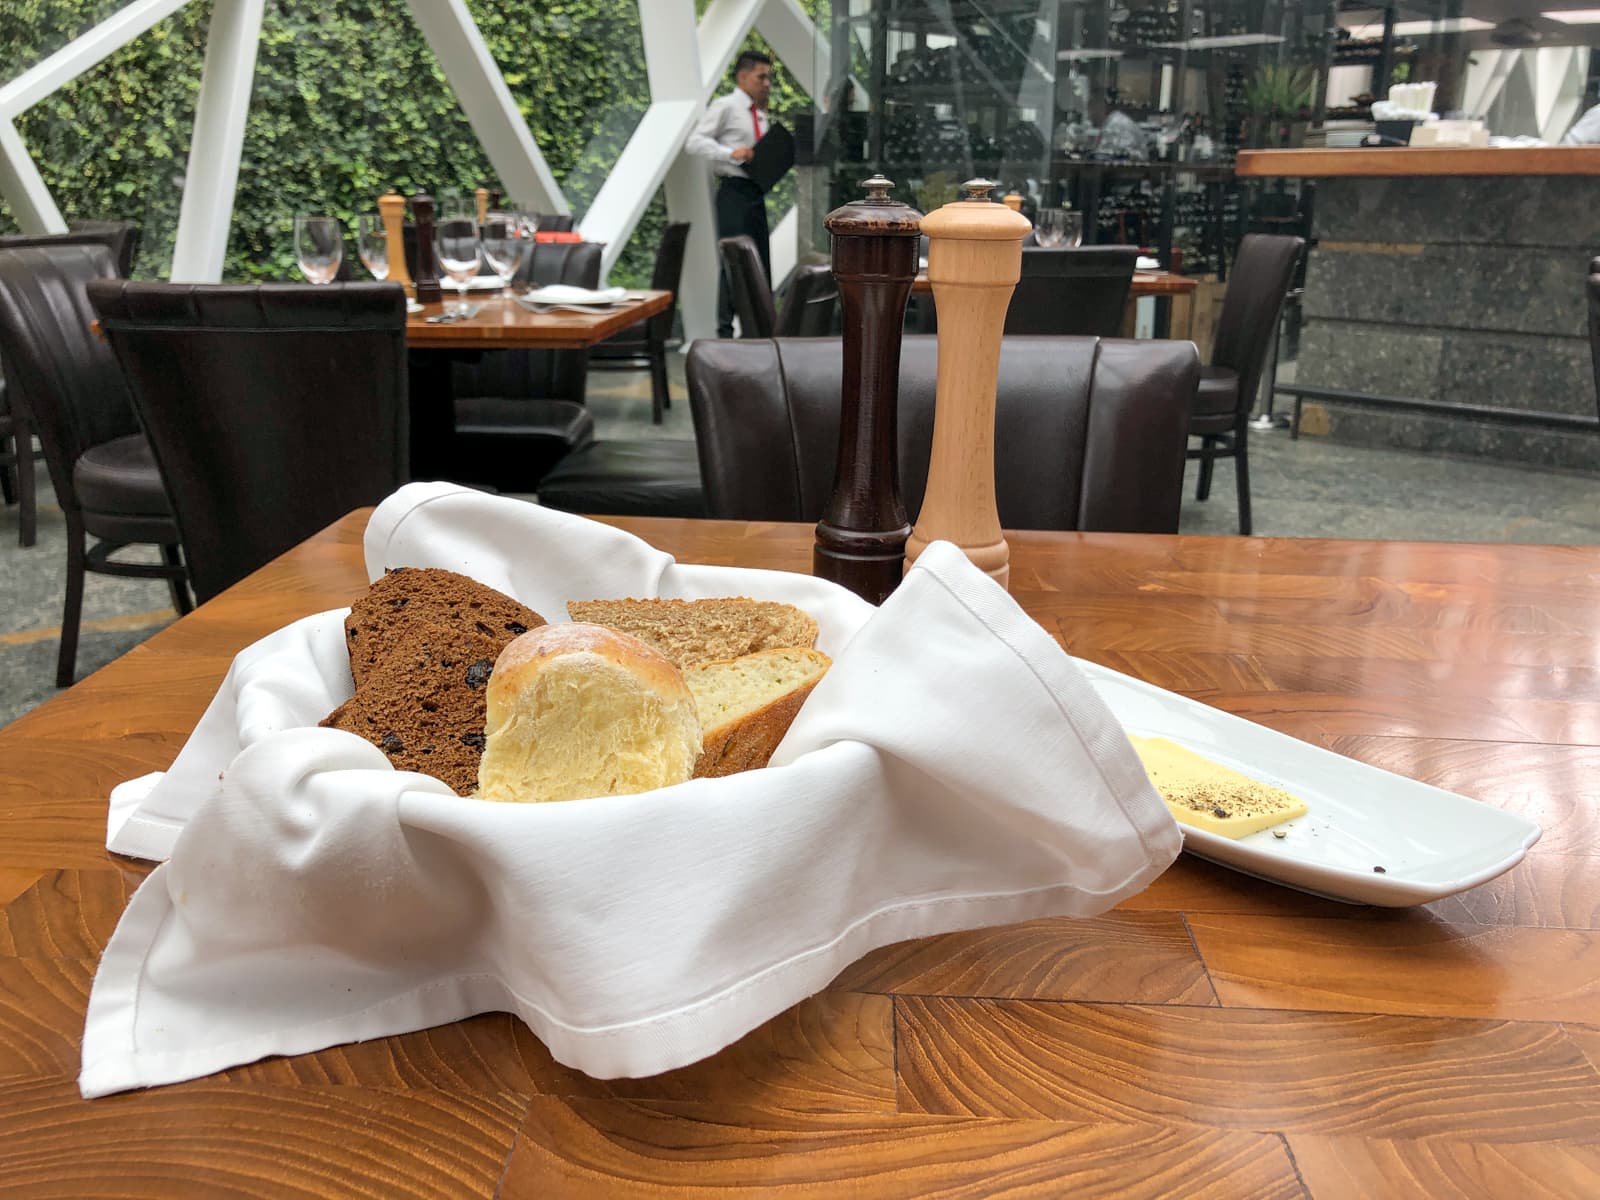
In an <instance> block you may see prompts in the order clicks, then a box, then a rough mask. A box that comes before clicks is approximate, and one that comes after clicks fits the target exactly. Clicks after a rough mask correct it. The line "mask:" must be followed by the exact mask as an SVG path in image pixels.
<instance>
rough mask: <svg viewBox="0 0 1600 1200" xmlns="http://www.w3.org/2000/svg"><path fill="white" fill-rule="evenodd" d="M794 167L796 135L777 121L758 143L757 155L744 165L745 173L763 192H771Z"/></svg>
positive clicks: (768, 128) (753, 155) (769, 127)
mask: <svg viewBox="0 0 1600 1200" xmlns="http://www.w3.org/2000/svg"><path fill="white" fill-rule="evenodd" d="M792 166H794V134H792V133H790V132H789V131H788V130H787V129H785V128H784V127H783V126H782V125H780V124H778V123H777V122H776V121H774V122H772V124H771V125H769V126H768V127H767V132H766V134H765V135H764V136H763V137H762V139H761V140H760V141H759V142H757V143H756V147H755V153H754V154H752V155H751V156H750V158H749V160H748V161H746V163H745V164H744V173H745V175H747V176H748V177H749V178H751V179H753V180H754V181H755V184H756V186H757V187H758V188H760V189H761V190H762V191H763V192H770V191H771V190H772V189H773V188H774V187H776V186H777V183H778V180H780V179H782V178H783V177H784V176H785V175H787V174H788V173H789V168H790V167H792Z"/></svg>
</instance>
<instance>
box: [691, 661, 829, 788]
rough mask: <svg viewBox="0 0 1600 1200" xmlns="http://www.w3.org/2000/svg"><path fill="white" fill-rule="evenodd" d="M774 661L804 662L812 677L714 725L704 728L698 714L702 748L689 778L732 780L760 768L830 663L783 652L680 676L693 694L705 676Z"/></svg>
mask: <svg viewBox="0 0 1600 1200" xmlns="http://www.w3.org/2000/svg"><path fill="white" fill-rule="evenodd" d="M777 656H782V657H783V658H785V659H789V660H793V659H794V658H796V657H798V658H801V659H803V660H805V661H806V663H807V665H808V666H809V668H810V670H811V671H812V674H811V675H810V677H809V678H807V679H806V680H805V681H804V682H802V683H800V684H798V685H797V686H795V687H792V688H790V689H789V690H788V691H786V692H783V693H782V694H781V695H779V696H776V697H774V698H773V699H771V700H769V701H768V702H767V703H765V704H763V705H760V706H759V707H757V708H753V709H746V710H744V711H742V712H736V713H734V714H733V715H732V716H730V717H728V718H727V719H725V720H723V721H721V722H720V723H718V724H716V725H709V724H708V723H709V721H710V720H711V719H712V718H711V716H710V714H709V713H705V712H702V720H701V724H702V725H703V726H707V727H706V728H705V730H704V733H703V737H704V739H705V740H704V746H703V748H702V750H701V752H700V757H699V759H698V760H697V761H696V762H695V766H694V774H695V778H697V779H698V778H703V777H707V776H720V775H734V774H737V773H738V772H740V771H754V770H758V769H760V768H761V767H764V766H766V765H767V763H768V762H769V761H770V760H771V758H772V752H773V751H774V750H776V749H777V748H778V743H779V742H781V741H783V737H784V734H786V733H788V732H789V726H790V725H792V724H794V719H795V717H796V716H797V715H799V712H800V708H801V706H802V705H803V704H805V702H806V698H807V697H809V696H810V695H811V692H812V689H813V688H815V687H816V686H817V684H818V683H819V682H820V681H821V679H822V676H823V675H824V674H826V673H827V670H828V667H829V666H830V665H832V659H830V658H829V657H828V656H827V655H826V654H824V653H822V651H820V650H810V649H804V648H795V649H791V648H783V649H779V650H769V651H759V652H757V653H755V654H750V655H745V656H744V657H743V658H740V659H735V660H732V661H730V662H721V663H705V664H702V665H701V666H699V667H696V668H694V669H692V670H690V671H689V672H687V673H686V679H687V681H688V683H689V690H690V691H694V690H695V685H696V683H697V682H699V680H700V679H701V678H703V677H704V676H705V675H707V674H709V673H712V672H716V671H720V670H727V669H729V668H737V667H738V666H739V665H741V664H747V665H752V666H757V667H758V666H759V664H760V662H761V660H763V659H766V658H769V657H777Z"/></svg>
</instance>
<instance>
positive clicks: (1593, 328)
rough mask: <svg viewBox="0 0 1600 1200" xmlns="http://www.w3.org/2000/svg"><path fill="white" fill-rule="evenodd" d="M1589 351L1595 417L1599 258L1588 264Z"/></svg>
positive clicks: (1599, 386) (1599, 374)
mask: <svg viewBox="0 0 1600 1200" xmlns="http://www.w3.org/2000/svg"><path fill="white" fill-rule="evenodd" d="M1589 349H1590V351H1592V353H1593V355H1594V402H1595V415H1596V416H1600V258H1597V259H1595V260H1594V261H1593V262H1591V263H1590V264H1589Z"/></svg>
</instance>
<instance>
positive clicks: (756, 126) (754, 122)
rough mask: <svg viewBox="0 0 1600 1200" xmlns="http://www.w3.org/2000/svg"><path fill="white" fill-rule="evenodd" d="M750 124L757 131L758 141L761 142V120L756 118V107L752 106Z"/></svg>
mask: <svg viewBox="0 0 1600 1200" xmlns="http://www.w3.org/2000/svg"><path fill="white" fill-rule="evenodd" d="M750 124H751V126H752V127H753V128H754V129H755V131H756V141H758V142H759V141H760V140H761V118H760V117H758V116H756V106H755V105H754V104H752V105H751V106H750Z"/></svg>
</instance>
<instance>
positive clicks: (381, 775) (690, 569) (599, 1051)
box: [79, 484, 1181, 1097]
mask: <svg viewBox="0 0 1600 1200" xmlns="http://www.w3.org/2000/svg"><path fill="white" fill-rule="evenodd" d="M366 561H367V568H368V571H369V574H371V575H372V576H374V577H376V576H377V575H378V574H380V573H381V572H382V570H383V569H384V568H385V567H392V566H438V567H447V568H450V569H453V570H457V571H462V572H464V573H466V574H470V575H472V576H474V577H475V578H478V579H480V580H482V581H483V582H485V583H488V584H490V585H492V586H494V587H498V588H501V589H502V590H504V591H507V592H509V593H511V594H513V595H515V596H516V597H518V598H519V599H521V600H523V601H524V602H525V603H528V604H529V605H531V606H532V607H533V608H535V609H536V610H538V611H539V612H541V613H543V614H544V615H545V616H546V617H548V618H550V619H552V620H561V619H563V618H564V616H565V607H564V604H565V601H566V600H568V599H582V598H591V597H603V596H624V595H634V596H654V595H660V596H676V597H686V598H693V597H699V596H711V595H737V594H743V595H751V596H756V597H760V598H768V599H779V600H787V601H790V602H793V603H796V604H799V605H800V606H801V607H803V608H805V609H806V610H807V611H809V612H810V613H811V614H812V615H813V616H815V617H816V618H817V621H818V624H819V627H820V630H821V633H820V637H819V639H818V644H819V645H820V646H821V648H822V649H824V650H826V651H827V652H829V653H830V654H831V655H833V656H834V660H835V661H834V666H833V668H832V670H831V671H829V673H828V674H827V675H826V676H825V677H824V678H823V680H822V682H821V683H820V684H819V685H818V686H817V688H816V690H815V691H814V692H813V694H812V696H811V698H810V699H809V700H808V702H807V703H806V705H805V707H804V708H803V709H802V711H801V713H800V715H799V717H798V719H797V720H796V721H795V723H794V725H793V727H792V728H791V729H790V731H789V734H788V736H787V737H786V738H785V739H784V741H783V743H782V744H781V745H780V746H779V748H778V751H777V754H776V755H775V756H774V758H773V760H772V766H771V767H770V768H768V769H766V770H762V771H754V772H748V773H745V774H742V775H734V776H729V777H726V778H721V779H698V780H691V781H689V782H687V783H684V784H680V785H678V786H676V787H671V788H663V789H660V790H658V791H655V792H648V793H645V794H642V795H637V796H622V797H612V798H605V799H596V800H580V801H572V802H568V803H561V804H536V805H508V804H492V803H487V802H483V801H477V800H471V799H465V798H462V797H459V796H456V795H455V794H453V793H452V792H451V791H450V790H449V789H448V788H447V787H446V786H445V785H444V784H443V783H441V782H439V781H438V780H435V779H432V778H430V777H428V776H424V775H418V774H411V773H404V772H397V771H395V770H394V769H393V767H392V766H391V765H390V763H389V761H388V760H387V759H386V758H385V757H384V756H383V754H382V753H381V752H380V751H378V750H377V749H376V748H375V747H373V746H371V745H369V744H368V743H366V742H365V741H363V740H361V739H360V738H358V737H356V736H354V735H353V734H349V733H344V732H342V731H339V730H333V729H320V728H316V727H315V725H316V722H317V721H318V720H319V719H320V718H321V717H322V716H324V715H325V714H326V713H327V712H328V711H329V710H331V709H332V708H333V707H334V706H335V705H337V704H338V703H340V702H341V701H342V700H344V699H345V698H346V697H347V696H348V695H349V693H350V690H351V680H350V673H349V667H348V662H347V658H346V651H345V648H344V639H343V636H342V632H341V622H342V620H343V617H344V613H345V610H338V611H334V612H327V613H321V614H318V615H316V616H312V617H307V618H305V619H304V620H301V621H297V622H295V623H294V624H292V625H290V626H288V627H286V628H285V629H282V630H280V631H278V632H277V633H275V634H272V635H271V636H270V637H267V638H265V639H263V640H262V641H260V642H258V643H256V644H255V645H254V646H251V647H249V648H248V649H246V650H245V651H243V652H241V653H240V654H239V656H238V657H237V658H236V659H235V661H234V664H233V667H232V669H231V670H230V671H229V674H228V676H227V678H226V680H225V681H224V682H223V685H222V687H221V689H220V690H219V692H218V693H217V696H216V698H215V699H214V700H213V701H212V704H211V706H210V708H209V709H208V710H207V711H206V713H205V715H204V717H203V718H202V719H201V721H200V723H199V725H198V726H197V727H196V729H195V732H194V734H193V735H192V736H191V738H190V739H189V742H188V743H187V744H186V745H185V747H184V748H183V751H182V752H181V753H180V755H179V756H178V759H177V761H176V762H175V763H174V764H173V767H172V769H171V770H170V771H168V772H166V773H165V774H164V775H156V776H146V777H144V778H143V779H140V780H135V781H132V782H131V783H127V784H123V785H121V786H120V787H119V788H118V789H117V791H116V793H115V795H114V797H113V806H112V812H111V817H110V822H109V838H108V842H107V844H108V846H109V847H110V848H111V849H112V850H116V851H119V852H121V853H126V854H134V855H138V856H143V857H152V858H163V857H168V856H170V859H169V861H168V862H166V863H165V864H164V865H163V866H161V867H158V868H157V869H156V870H155V871H154V872H153V873H152V874H151V875H150V876H149V878H148V879H147V880H146V881H145V883H144V884H143V885H142V886H141V887H140V888H139V890H138V892H137V893H136V894H135V895H134V897H133V899H132V901H131V902H130V903H129V905H128V908H127V910H126V911H125V912H124V914H123V917H122V920H121V922H120V923H119V924H118V926H117V929H116V931H115V933H114V934H113V936H112V938H111V941H110V943H109V945H108V946H107V947H106V951H105V954H104V956H103V957H102V959H101V963H100V969H99V972H98V974H97V975H96V978H95V982H94V988H93V991H92V994H91V996H90V1000H89V1011H88V1017H87V1021H86V1025H85V1029H84V1039H83V1066H82V1073H81V1075H80V1077H79V1086H80V1088H81V1090H82V1092H83V1094H84V1095H85V1096H88V1097H93V1096H100V1095H105V1094H107V1093H110V1092H116V1091H121V1090H123V1089H126V1088H132V1087H140V1086H147V1085H152V1084H161V1083H170V1082H175V1081H177V1080H182V1079H190V1078H194V1077H196V1076H200V1075H205V1074H208V1073H210V1072H212V1071H217V1070H220V1069H222V1068H225V1067H229V1066H233V1065H237V1064H240V1063H245V1062H251V1061H254V1060H256V1059H259V1058H262V1057H265V1056H267V1055H271V1054H296V1053H302V1052H306V1051H311V1050H316V1049H319V1048H321V1047H324V1046H329V1045H335V1044H338V1043H342V1042H349V1041H358V1040H362V1039H366V1038H372V1037H380V1036H384V1035H387V1034H394V1033H402V1032H406V1031H409V1030H413V1029H420V1028H425V1027H428V1026H431V1025H437V1024H442V1023H445V1022H449V1021H454V1020H457V1019H459V1018H462V1017H466V1016H469V1015H471V1014H473V1013H478V1012H484V1011H490V1010H504V1011H509V1012H513V1013H516V1014H517V1015H518V1016H519V1017H520V1018H521V1019H522V1020H523V1021H525V1022H526V1023H527V1024H528V1026H529V1027H530V1028H531V1029H532V1030H533V1031H534V1032H535V1033H536V1034H537V1035H538V1036H539V1037H540V1038H542V1039H543V1040H544V1042H545V1043H546V1044H547V1045H548V1046H549V1047H550V1049H551V1052H552V1053H553V1054H554V1055H555V1057H556V1058H557V1059H559V1060H560V1061H562V1062H563V1063H566V1064H568V1065H570V1066H574V1067H577V1068H579V1069H581V1070H583V1071H586V1072H588V1073H589V1074H591V1075H594V1076H597V1077H601V1078H608V1077H614V1076H621V1075H628V1076H642V1075H651V1074H655V1073H657V1072H660V1071H665V1070H669V1069H672V1068H674V1067H679V1066H682V1065H685V1064H687V1063H690V1062H694V1061H696V1060H697V1059H700V1058H703V1057H705V1056H706V1055H709V1054H712V1053H714V1052H715V1051H716V1050H718V1049H720V1048H721V1047H722V1046H725V1045H727V1044H728V1043H730V1042H732V1041H734V1040H736V1039H737V1038H739V1037H741V1036H742V1035H743V1034H745V1033H746V1032H748V1031H749V1030H751V1029H753V1028H755V1027H756V1026H757V1025H759V1024H761V1023H762V1022H763V1021H765V1020H767V1019H769V1018H770V1017H772V1016H774V1015H776V1014H777V1013H779V1012H781V1011H783V1010H784V1009H785V1008H787V1007H789V1006H790V1005H792V1004H794V1003H796V1002H798V1001H799V1000H801V999H803V998H804V997H806V996H808V995H810V994H812V993H813V992H816V991H818V990H819V989H821V988H822V987H823V986H825V985H826V984H827V983H828V981H829V980H831V979H832V978H834V977H835V976H836V975H837V974H838V973H839V971H840V970H841V969H842V968H844V967H845V966H846V965H848V964H849V963H850V962H852V961H853V960H855V959H856V958H858V957H860V956H861V955H862V954H864V953H866V952H867V951H868V950H871V949H873V948H874V947H877V946H881V945H885V944H887V943H890V942H895V941H900V940H903V939H906V938H914V937H921V936H926V935H930V934H935V933H941V932H947V931H950V930H955V929H966V928H974V927H978V926H984V925H996V924H1005V923H1008V922H1013V921H1021V920H1027V919H1031V918H1035V917H1040V916H1046V915H1057V914H1060V915H1070V916H1089V915H1092V914H1095V913H1099V912H1102V911H1104V910H1105V909H1108V908H1110V907H1112V906H1113V905H1114V904H1116V903H1117V902H1118V901H1120V900H1122V899H1123V898H1125V897H1127V896H1129V895H1132V894H1133V893H1135V892H1137V891H1139V890H1140V889H1142V888H1143V887H1145V886H1146V884H1148V883H1149V882H1150V880H1152V879H1153V878H1154V877H1155V876H1156V875H1158V874H1159V873H1160V872H1161V871H1163V870H1164V869H1165V868H1166V867H1167V865H1168V864H1169V863H1170V862H1171V861H1172V860H1173V858H1174V857H1176V855H1177V853H1178V851H1179V849H1180V845H1181V839H1180V837H1179V833H1178V829H1177V826H1176V824H1175V823H1174V822H1173V820H1172V818H1171V816H1170V815H1169V814H1168V812H1167V809H1166V807H1165V805H1164V804H1163V803H1162V802H1161V800H1160V799H1159V797H1158V796H1157V795H1156V793H1155V791H1154V790H1153V789H1152V788H1151V786H1150V784H1149V782H1148V780H1147V779H1146V777H1145V773H1144V771H1143V769H1142V767H1141V766H1140V763H1139V760H1138V758H1137V756H1136V755H1135V754H1134V752H1133V750H1132V748H1131V747H1130V745H1129V744H1128V741H1127V738H1126V737H1125V736H1124V734H1123V732H1122V729H1121V727H1120V726H1119V725H1118V724H1117V722H1116V721H1115V719H1114V718H1113V717H1112V716H1111V714H1110V712H1109V711H1108V710H1107V709H1106V707H1105V706H1104V704H1103V703H1102V702H1101V701H1100V699H1099V698H1098V696H1097V695H1096V694H1095V692H1094V690H1093V689H1092V687H1091V686H1090V684H1089V683H1088V682H1087V681H1086V680H1085V678H1084V677H1083V676H1082V674H1081V673H1080V672H1079V671H1078V670H1077V668H1076V667H1075V666H1074V665H1073V664H1072V663H1071V661H1070V660H1069V659H1068V657H1067V655H1066V654H1065V652H1064V651H1062V649H1061V648H1060V647H1059V646H1058V645H1057V644H1056V643H1055V641H1054V640H1053V639H1052V638H1051V637H1050V636H1049V635H1048V634H1047V633H1046V632H1045V631H1044V630H1043V629H1041V628H1040V627H1039V626H1038V625H1037V624H1036V623H1035V622H1033V621H1032V620H1031V619H1029V618H1028V616H1027V615H1026V614H1025V613H1023V611H1022V610H1021V609H1020V608H1019V607H1018V606H1017V604H1016V603H1015V602H1014V601H1013V600H1012V599H1011V598H1010V597H1009V596H1008V595H1006V593H1005V592H1004V591H1003V590H1001V589H1000V588H999V587H998V586H997V585H995V584H994V583H993V582H992V581H991V580H990V579H989V578H988V577H987V576H985V575H983V574H982V573H981V572H979V571H978V570H976V569H975V568H974V567H973V566H972V565H971V564H970V563H969V562H968V561H967V560H966V558H965V557H963V556H962V555H961V554H960V552H959V551H957V550H956V549H955V548H954V547H952V546H950V545H948V544H946V543H937V544H935V545H933V546H931V547H929V549H928V550H927V551H926V552H925V553H924V554H923V555H922V557H921V558H920V559H919V560H918V562H917V565H916V567H915V569H914V570H912V571H911V572H910V573H909V574H908V575H907V577H906V580H905V583H904V584H903V585H902V586H901V587H900V589H899V590H898V591H896V592H895V593H894V595H893V596H891V597H890V598H889V600H887V601H886V602H885V603H884V605H883V606H882V608H880V609H874V608H872V607H871V606H870V605H868V604H866V603H864V602H863V601H861V600H859V599H858V598H856V597H855V596H853V595H851V594H850V593H848V592H846V591H844V590H843V589H841V588H838V587H835V586H834V585H832V584H829V583H825V582H822V581H820V580H816V579H812V578H809V577H807V576H800V575H790V574H785V573H779V572H768V571H751V570H741V569H734V568H716V567H698V566H680V565H678V564H676V563H674V562H673V560H672V559H671V558H670V557H669V556H667V555H665V554H663V553H661V552H659V551H657V550H654V549H652V548H650V547H649V546H646V545H645V544H644V543H643V542H641V541H639V540H638V539H637V538H634V537H632V536H631V535H629V534H626V533H623V532H621V531H619V530H615V529H612V528H609V527H607V526H604V525H600V524H598V523H595V522H591V521H586V520H584V519H582V518H579V517H574V516H570V515H567V514H564V513H558V512H553V511H550V510H548V509H541V508H538V507H536V506H534V505H530V504H526V503H522V502H519V501H514V500H509V499H506V498H503V497H490V496H485V495H482V494H480V493H477V492H472V491H467V490H465V489H460V488H455V487H452V486H450V485H442V484H412V485H409V486H407V487H405V488H402V489H401V490H400V491H399V492H397V493H396V494H395V495H393V496H391V497H390V498H389V499H388V500H386V501H385V502H384V503H383V504H382V505H381V506H380V507H379V509H378V510H377V512H376V513H375V515H374V516H373V518H372V521H371V523H370V524H369V526H368V529H367V534H366Z"/></svg>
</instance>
